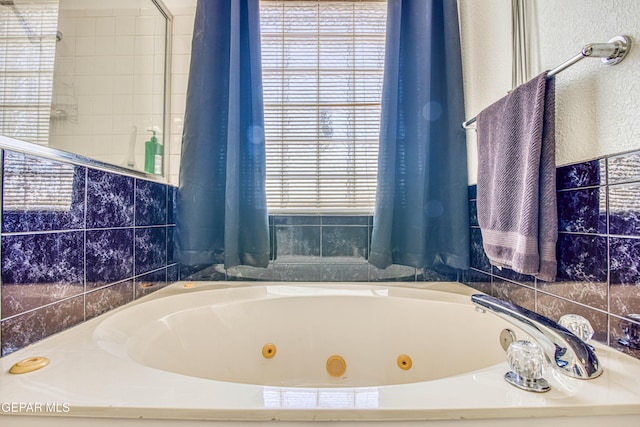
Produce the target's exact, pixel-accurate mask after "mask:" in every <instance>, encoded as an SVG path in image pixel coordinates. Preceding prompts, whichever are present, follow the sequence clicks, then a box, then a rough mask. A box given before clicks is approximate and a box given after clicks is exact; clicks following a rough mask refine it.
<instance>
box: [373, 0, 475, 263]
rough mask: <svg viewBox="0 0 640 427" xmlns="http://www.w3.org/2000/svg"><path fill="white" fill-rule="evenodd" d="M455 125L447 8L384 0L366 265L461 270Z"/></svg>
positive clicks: (430, 1)
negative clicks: (376, 153) (378, 116)
mask: <svg viewBox="0 0 640 427" xmlns="http://www.w3.org/2000/svg"><path fill="white" fill-rule="evenodd" d="M463 121H464V104H463V92H462V64H461V57H460V36H459V31H458V11H457V5H456V0H420V1H415V0H389V2H388V14H387V40H386V53H385V71H384V83H383V89H382V113H381V123H380V149H379V156H378V187H377V194H376V208H375V215H374V220H373V235H372V241H371V253H370V255H369V262H370V263H371V264H373V265H374V266H376V267H378V268H385V267H387V266H389V265H391V264H402V265H409V266H413V267H419V268H423V267H427V268H432V267H445V268H444V269H443V270H447V268H448V267H452V268H459V269H466V268H468V266H469V211H468V195H467V191H468V190H467V186H468V181H467V151H466V140H465V134H464V130H463V129H462V127H461V123H462V122H463ZM436 269H437V268H436Z"/></svg>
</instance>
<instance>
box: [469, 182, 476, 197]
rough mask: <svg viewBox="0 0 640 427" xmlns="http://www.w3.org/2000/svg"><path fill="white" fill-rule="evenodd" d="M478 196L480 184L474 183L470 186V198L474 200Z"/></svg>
mask: <svg viewBox="0 0 640 427" xmlns="http://www.w3.org/2000/svg"><path fill="white" fill-rule="evenodd" d="M477 198H478V185H477V184H472V185H470V186H469V200H474V199H477Z"/></svg>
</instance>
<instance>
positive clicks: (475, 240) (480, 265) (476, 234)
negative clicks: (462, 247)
mask: <svg viewBox="0 0 640 427" xmlns="http://www.w3.org/2000/svg"><path fill="white" fill-rule="evenodd" d="M470 236H471V267H473V268H475V269H477V270H482V271H485V272H487V273H490V272H491V263H490V262H489V258H487V255H486V254H485V253H484V248H483V247H482V233H481V232H480V229H479V228H475V227H472V228H471V234H470Z"/></svg>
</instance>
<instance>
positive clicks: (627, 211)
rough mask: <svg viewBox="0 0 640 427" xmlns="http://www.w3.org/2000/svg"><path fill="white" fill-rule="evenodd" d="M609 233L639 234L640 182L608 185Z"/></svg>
mask: <svg viewBox="0 0 640 427" xmlns="http://www.w3.org/2000/svg"><path fill="white" fill-rule="evenodd" d="M609 233H610V234H617V235H623V236H640V183H635V184H622V185H611V186H609Z"/></svg>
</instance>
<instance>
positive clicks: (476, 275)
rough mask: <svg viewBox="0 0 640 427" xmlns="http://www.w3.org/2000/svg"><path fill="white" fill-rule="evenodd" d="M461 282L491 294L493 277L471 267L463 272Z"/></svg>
mask: <svg viewBox="0 0 640 427" xmlns="http://www.w3.org/2000/svg"><path fill="white" fill-rule="evenodd" d="M461 282H462V283H464V284H465V285H467V286H470V287H472V288H473V289H477V290H478V291H480V292H484V293H485V294H487V295H491V283H492V277H491V276H490V275H489V274H487V273H483V272H481V271H478V270H474V269H469V270H465V271H463V272H462V277H461Z"/></svg>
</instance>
